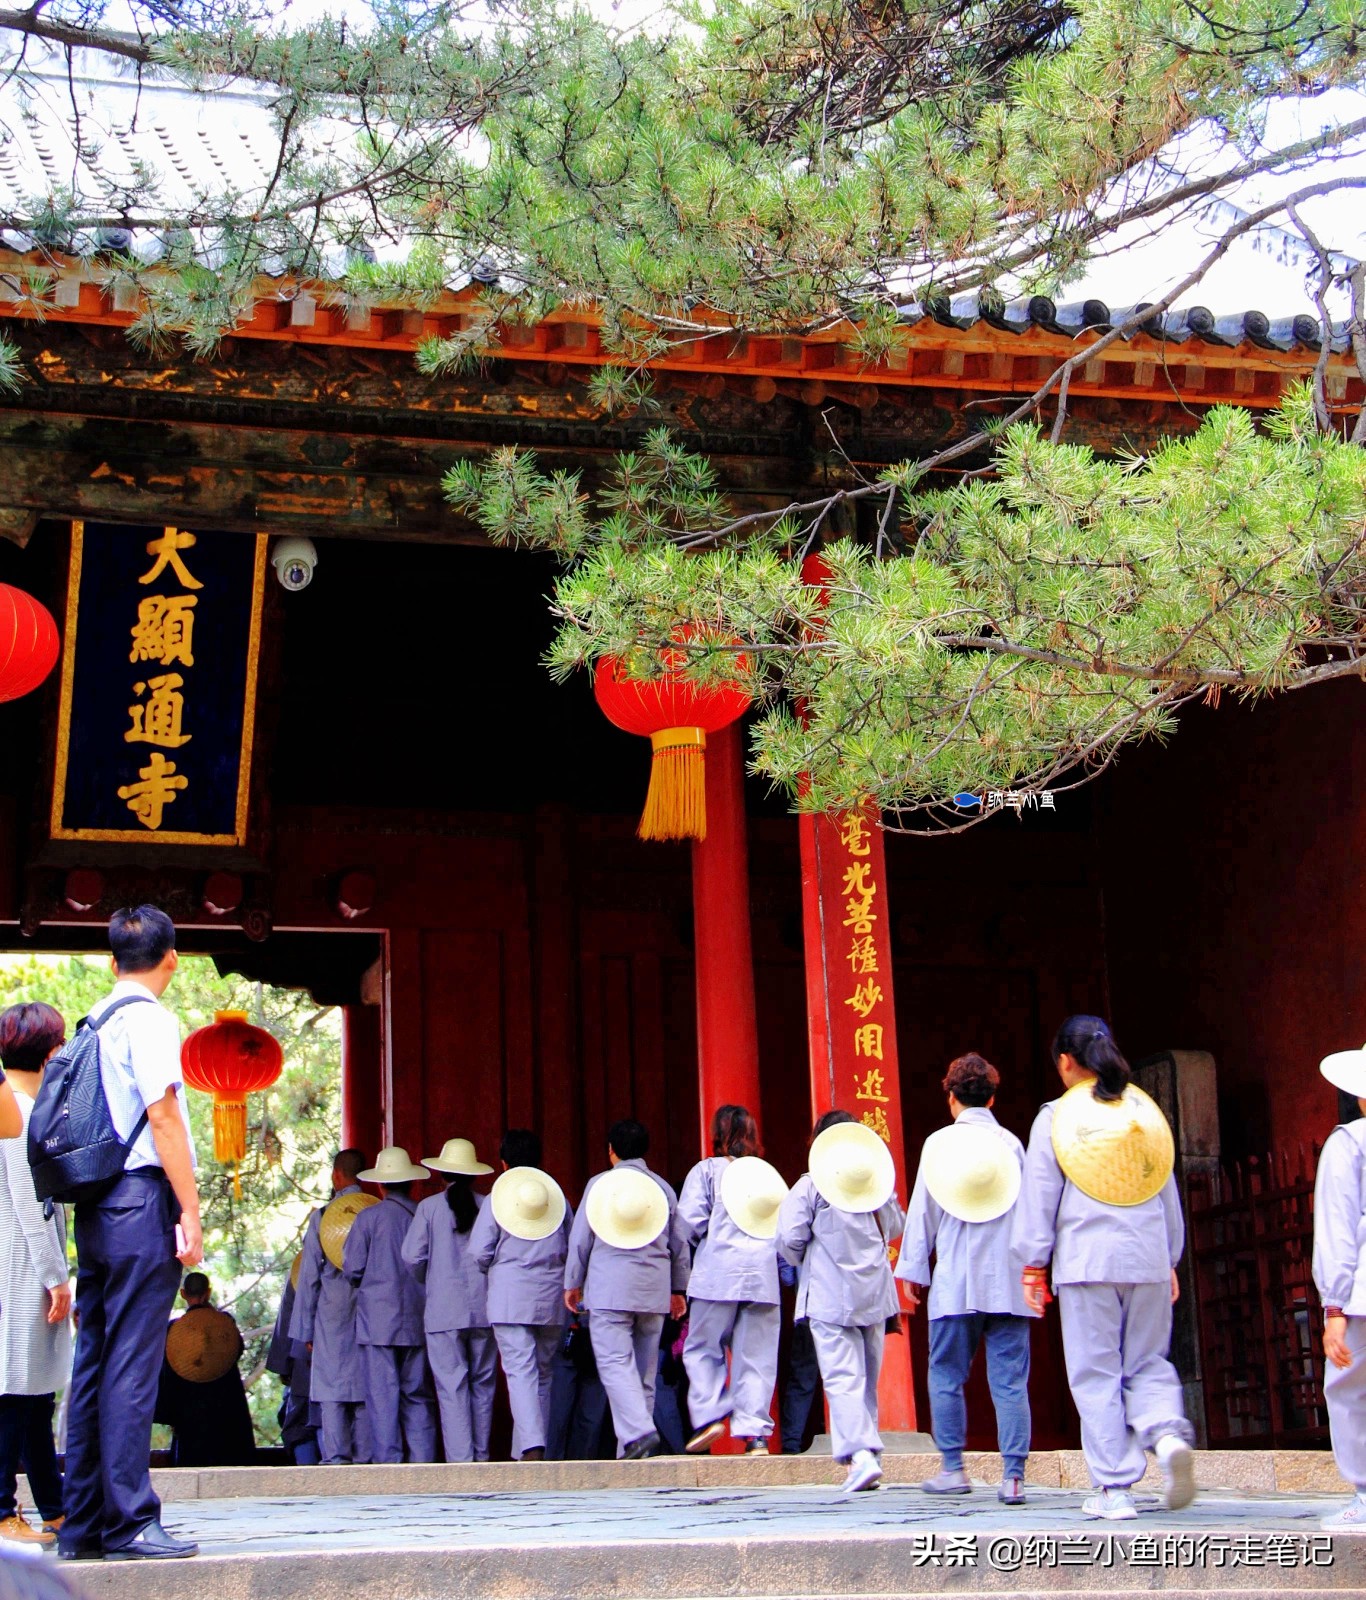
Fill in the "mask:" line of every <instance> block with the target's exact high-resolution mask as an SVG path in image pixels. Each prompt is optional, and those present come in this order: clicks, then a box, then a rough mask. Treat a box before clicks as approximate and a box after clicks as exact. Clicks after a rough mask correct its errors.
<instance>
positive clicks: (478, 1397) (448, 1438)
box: [427, 1328, 498, 1461]
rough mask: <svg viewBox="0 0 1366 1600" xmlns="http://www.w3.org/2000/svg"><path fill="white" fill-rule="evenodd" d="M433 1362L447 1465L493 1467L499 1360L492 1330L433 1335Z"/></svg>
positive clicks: (430, 1354)
mask: <svg viewBox="0 0 1366 1600" xmlns="http://www.w3.org/2000/svg"><path fill="white" fill-rule="evenodd" d="M427 1362H428V1364H429V1365H430V1367H431V1369H432V1381H433V1382H434V1383H435V1384H436V1403H437V1406H438V1408H439V1409H440V1412H441V1443H442V1445H443V1446H444V1447H445V1451H446V1460H447V1461H487V1460H488V1458H489V1433H490V1430H491V1429H492V1427H493V1391H494V1387H495V1385H496V1383H497V1381H498V1355H497V1351H496V1349H495V1347H494V1343H493V1330H492V1328H457V1329H452V1330H451V1331H450V1332H448V1333H429V1334H428V1335H427Z"/></svg>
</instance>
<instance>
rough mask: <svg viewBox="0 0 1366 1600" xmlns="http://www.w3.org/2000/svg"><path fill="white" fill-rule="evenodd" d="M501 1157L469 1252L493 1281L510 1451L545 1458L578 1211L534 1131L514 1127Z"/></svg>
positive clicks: (492, 1313)
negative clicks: (544, 1167) (546, 1168)
mask: <svg viewBox="0 0 1366 1600" xmlns="http://www.w3.org/2000/svg"><path fill="white" fill-rule="evenodd" d="M498 1158H499V1160H500V1161H501V1162H502V1164H503V1171H502V1174H501V1175H500V1176H499V1178H498V1179H497V1181H496V1182H495V1183H494V1185H493V1193H492V1194H491V1195H490V1196H489V1203H488V1205H486V1206H483V1207H481V1208H480V1211H479V1216H478V1218H477V1219H476V1221H475V1224H474V1231H473V1233H472V1234H471V1235H470V1251H471V1253H472V1255H473V1257H474V1262H475V1265H476V1266H477V1267H478V1268H479V1270H480V1271H481V1272H483V1273H484V1274H485V1275H486V1281H487V1284H488V1315H489V1321H490V1323H491V1324H492V1325H493V1337H494V1339H495V1340H496V1341H497V1344H498V1354H499V1355H500V1356H501V1357H502V1360H503V1373H504V1376H505V1377H506V1378H507V1385H508V1403H509V1404H510V1405H511V1407H512V1454H513V1456H514V1458H515V1459H517V1460H518V1461H544V1460H545V1452H546V1443H547V1430H548V1428H549V1425H550V1393H551V1387H552V1382H553V1379H554V1374H555V1357H556V1355H557V1354H558V1352H559V1348H560V1344H561V1341H562V1340H563V1338H564V1326H565V1308H564V1264H565V1261H566V1259H567V1258H568V1255H569V1230H570V1228H571V1227H572V1225H573V1221H574V1216H573V1213H572V1212H571V1211H570V1209H569V1206H568V1205H567V1204H566V1202H565V1198H564V1191H563V1190H562V1189H561V1188H560V1186H559V1184H558V1183H556V1182H555V1180H554V1178H552V1177H551V1176H550V1174H549V1173H547V1172H542V1171H541V1141H540V1138H539V1136H538V1135H536V1134H535V1133H533V1132H532V1131H531V1130H530V1129H529V1128H509V1129H508V1131H507V1132H506V1133H505V1134H504V1135H503V1142H502V1144H501V1145H500V1146H499V1148H498Z"/></svg>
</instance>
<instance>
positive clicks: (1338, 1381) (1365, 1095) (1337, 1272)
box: [1314, 1050, 1366, 1533]
mask: <svg viewBox="0 0 1366 1600" xmlns="http://www.w3.org/2000/svg"><path fill="white" fill-rule="evenodd" d="M1319 1070H1320V1072H1322V1073H1323V1075H1324V1077H1325V1078H1327V1080H1328V1081H1329V1083H1331V1084H1332V1085H1333V1087H1334V1088H1335V1089H1338V1090H1340V1091H1341V1092H1342V1093H1343V1094H1345V1095H1347V1096H1349V1097H1350V1098H1351V1099H1353V1100H1355V1101H1356V1103H1357V1107H1358V1109H1359V1110H1360V1111H1361V1113H1362V1116H1361V1117H1360V1118H1358V1119H1357V1120H1355V1121H1352V1122H1343V1123H1340V1124H1339V1125H1338V1126H1337V1127H1336V1128H1334V1129H1333V1131H1332V1133H1330V1134H1329V1135H1328V1137H1327V1139H1326V1140H1325V1141H1324V1145H1323V1150H1322V1151H1321V1152H1320V1155H1319V1170H1318V1176H1317V1177H1316V1179H1315V1181H1314V1287H1315V1288H1316V1289H1317V1290H1318V1292H1319V1299H1320V1300H1321V1301H1322V1302H1323V1355H1324V1380H1323V1398H1324V1400H1325V1401H1326V1403H1327V1406H1328V1430H1329V1435H1330V1437H1331V1439H1332V1443H1333V1456H1334V1459H1335V1460H1336V1461H1337V1466H1338V1471H1339V1472H1340V1473H1341V1474H1342V1476H1343V1477H1344V1478H1345V1479H1346V1480H1347V1482H1348V1483H1350V1484H1351V1485H1352V1487H1353V1488H1354V1489H1355V1490H1356V1494H1355V1495H1354V1496H1353V1497H1352V1499H1351V1500H1350V1501H1349V1502H1348V1504H1347V1505H1346V1506H1344V1507H1343V1509H1342V1510H1341V1511H1339V1512H1337V1513H1336V1514H1335V1515H1333V1516H1330V1517H1325V1518H1324V1519H1323V1524H1322V1526H1323V1527H1325V1528H1328V1529H1330V1530H1339V1531H1342V1532H1348V1533H1350V1532H1352V1531H1354V1530H1355V1531H1356V1532H1358V1533H1362V1532H1366V1050H1342V1051H1339V1052H1338V1053H1337V1054H1336V1055H1331V1056H1329V1057H1327V1059H1326V1060H1325V1061H1323V1063H1322V1064H1321V1065H1320V1068H1319Z"/></svg>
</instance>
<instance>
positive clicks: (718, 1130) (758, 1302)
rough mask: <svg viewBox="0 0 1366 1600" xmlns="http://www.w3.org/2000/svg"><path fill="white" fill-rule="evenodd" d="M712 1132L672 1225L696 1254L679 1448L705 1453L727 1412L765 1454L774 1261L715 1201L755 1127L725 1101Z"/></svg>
mask: <svg viewBox="0 0 1366 1600" xmlns="http://www.w3.org/2000/svg"><path fill="white" fill-rule="evenodd" d="M711 1132H712V1150H713V1152H714V1154H713V1155H711V1156H710V1157H708V1158H707V1159H706V1160H704V1161H699V1162H698V1164H697V1165H696V1166H695V1167H694V1168H693V1169H692V1171H691V1172H690V1173H689V1174H688V1176H687V1177H686V1178H685V1179H684V1181H683V1188H682V1191H681V1193H680V1194H679V1197H678V1220H679V1225H680V1227H681V1228H682V1230H683V1236H684V1238H685V1239H686V1240H687V1242H688V1245H689V1247H690V1248H692V1249H693V1251H694V1255H693V1263H692V1275H691V1277H690V1278H689V1279H688V1336H687V1339H686V1340H685V1341H684V1344H683V1367H684V1370H685V1371H686V1372H687V1374H688V1411H689V1413H690V1415H691V1417H692V1425H693V1429H694V1432H693V1435H692V1437H691V1438H690V1439H689V1440H688V1444H687V1448H688V1449H689V1450H690V1451H692V1452H694V1453H697V1452H700V1451H702V1450H705V1449H706V1448H707V1447H708V1446H709V1445H710V1444H711V1442H712V1440H713V1439H716V1438H719V1437H720V1435H721V1434H722V1433H724V1432H725V1420H726V1418H727V1417H729V1418H730V1431H731V1435H732V1437H733V1438H736V1439H743V1440H744V1441H745V1442H746V1444H747V1445H748V1448H749V1450H750V1451H752V1452H754V1453H755V1454H758V1453H759V1452H761V1451H762V1452H765V1453H766V1452H767V1449H768V1436H769V1434H770V1433H772V1432H773V1417H772V1415H771V1408H772V1404H773V1391H774V1389H775V1387H776V1386H777V1382H778V1334H779V1331H780V1328H781V1322H782V1314H781V1312H780V1310H779V1304H780V1301H779V1287H778V1257H777V1255H776V1253H775V1251H774V1249H773V1243H772V1241H771V1240H768V1239H756V1238H755V1237H754V1236H753V1235H752V1234H748V1233H746V1232H745V1231H744V1229H743V1228H740V1227H738V1226H737V1225H736V1223H735V1222H734V1220H733V1219H732V1217H731V1215H730V1213H729V1212H728V1211H727V1210H726V1207H725V1204H724V1202H723V1201H722V1199H721V1179H722V1176H723V1174H724V1173H725V1170H726V1168H727V1167H728V1166H729V1165H730V1163H731V1161H732V1160H733V1159H735V1158H736V1157H738V1156H748V1155H755V1154H756V1153H757V1152H758V1148H759V1139H758V1132H757V1130H756V1128H755V1124H754V1118H753V1117H752V1116H751V1115H750V1113H749V1112H748V1111H747V1110H746V1109H745V1108H744V1107H743V1106H729V1105H728V1106H722V1107H720V1109H719V1110H718V1111H717V1112H716V1114H715V1116H714V1117H713V1119H712V1129H711ZM727 1355H729V1357H730V1361H729V1376H727V1359H726V1358H727Z"/></svg>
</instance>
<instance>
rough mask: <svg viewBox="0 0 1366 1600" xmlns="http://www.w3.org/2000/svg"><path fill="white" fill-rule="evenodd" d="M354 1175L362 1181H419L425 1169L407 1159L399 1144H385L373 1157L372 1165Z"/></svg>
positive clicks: (406, 1153) (425, 1174)
mask: <svg viewBox="0 0 1366 1600" xmlns="http://www.w3.org/2000/svg"><path fill="white" fill-rule="evenodd" d="M356 1176H357V1178H359V1179H360V1181H361V1182H362V1183H421V1182H422V1180H423V1179H424V1178H425V1177H426V1176H427V1171H426V1168H425V1167H416V1166H414V1165H413V1163H412V1162H411V1161H409V1159H408V1152H407V1151H406V1150H405V1149H404V1148H403V1146H402V1145H401V1144H386V1145H385V1147H384V1148H383V1150H381V1151H380V1153H379V1154H378V1155H377V1156H376V1157H375V1164H374V1166H373V1167H371V1168H370V1169H369V1170H368V1171H367V1172H358V1173H357V1174H356Z"/></svg>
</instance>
